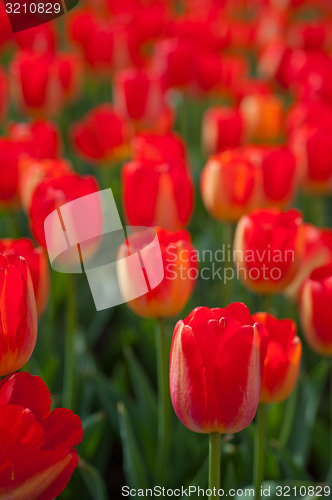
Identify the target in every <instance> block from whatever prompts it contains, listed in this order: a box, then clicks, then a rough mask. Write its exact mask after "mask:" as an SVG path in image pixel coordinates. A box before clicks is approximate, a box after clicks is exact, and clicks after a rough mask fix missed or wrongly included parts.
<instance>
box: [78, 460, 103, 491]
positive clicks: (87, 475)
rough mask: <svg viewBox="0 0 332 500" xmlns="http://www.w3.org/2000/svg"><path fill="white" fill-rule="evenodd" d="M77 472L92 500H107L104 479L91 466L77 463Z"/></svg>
mask: <svg viewBox="0 0 332 500" xmlns="http://www.w3.org/2000/svg"><path fill="white" fill-rule="evenodd" d="M79 471H80V473H81V475H82V477H83V480H84V482H85V484H86V486H87V488H88V490H89V492H90V495H91V498H92V499H93V500H108V498H109V497H108V493H107V486H106V483H105V480H104V478H103V477H102V475H101V474H100V472H99V471H98V469H96V468H95V467H93V465H91V464H88V463H87V462H84V461H83V460H80V461H79Z"/></svg>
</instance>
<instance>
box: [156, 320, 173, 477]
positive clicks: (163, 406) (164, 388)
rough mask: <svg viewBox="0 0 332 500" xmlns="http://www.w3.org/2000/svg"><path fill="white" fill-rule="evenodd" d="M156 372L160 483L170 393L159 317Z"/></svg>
mask: <svg viewBox="0 0 332 500" xmlns="http://www.w3.org/2000/svg"><path fill="white" fill-rule="evenodd" d="M157 330H158V332H157V372H158V398H159V401H158V450H157V479H158V481H159V482H160V484H161V483H162V482H163V480H164V475H165V472H166V470H167V456H168V444H169V439H170V436H169V420H170V394H169V375H168V373H169V349H168V342H167V333H166V325H165V320H164V319H163V318H160V319H159V328H158V329H157Z"/></svg>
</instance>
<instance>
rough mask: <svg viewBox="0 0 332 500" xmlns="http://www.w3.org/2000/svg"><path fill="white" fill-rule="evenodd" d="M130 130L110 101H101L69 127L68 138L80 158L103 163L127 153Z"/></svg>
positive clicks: (121, 157)
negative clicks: (105, 102) (69, 137)
mask: <svg viewBox="0 0 332 500" xmlns="http://www.w3.org/2000/svg"><path fill="white" fill-rule="evenodd" d="M130 132H131V131H130V127H129V125H128V124H127V123H126V121H125V120H123V119H122V117H121V116H120V115H119V114H117V113H116V112H115V111H114V109H113V107H112V106H111V105H110V104H101V105H99V106H97V107H96V108H94V109H92V110H91V111H90V112H89V113H87V114H86V115H85V117H83V118H82V120H81V121H79V122H76V123H75V124H74V125H73V126H72V129H71V139H72V142H73V144H74V146H75V148H76V150H77V151H78V153H79V154H80V155H81V156H82V157H83V158H85V159H87V161H93V162H99V163H102V164H104V165H105V164H107V163H109V162H111V161H112V160H120V159H123V158H125V157H126V156H128V152H129V138H130Z"/></svg>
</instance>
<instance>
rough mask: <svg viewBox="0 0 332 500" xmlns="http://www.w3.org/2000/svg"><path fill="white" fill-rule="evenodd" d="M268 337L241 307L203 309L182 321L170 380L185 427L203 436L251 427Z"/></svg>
mask: <svg viewBox="0 0 332 500" xmlns="http://www.w3.org/2000/svg"><path fill="white" fill-rule="evenodd" d="M266 336H267V334H266V331H265V328H264V327H263V326H262V325H261V324H260V323H255V322H254V321H253V319H252V318H251V316H250V313H249V310H248V308H247V307H246V306H245V305H244V304H241V303H234V304H230V305H229V306H227V307H226V308H225V309H219V308H216V309H209V308H208V307H197V308H196V309H194V310H193V311H192V312H191V314H190V315H189V316H187V318H186V319H184V320H180V321H178V323H177V324H176V326H175V329H174V334H173V342H172V348H171V354H170V375H169V379H170V391H171V399H172V403H173V407H174V410H175V413H176V415H177V416H178V418H179V420H180V421H181V422H182V423H183V425H185V426H186V427H188V429H190V430H192V431H194V432H200V433H211V432H218V433H234V432H239V431H241V430H242V429H244V428H245V427H247V426H248V425H249V424H250V422H251V421H252V419H253V418H254V416H255V413H256V409H257V405H258V401H259V396H260V391H261V380H262V370H263V364H264V358H265V353H266Z"/></svg>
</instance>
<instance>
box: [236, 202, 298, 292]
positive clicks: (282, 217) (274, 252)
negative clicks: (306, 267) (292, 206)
mask: <svg viewBox="0 0 332 500" xmlns="http://www.w3.org/2000/svg"><path fill="white" fill-rule="evenodd" d="M302 250H303V228H302V216H301V213H300V212H298V211H297V210H288V211H287V212H282V211H281V210H279V209H277V208H270V209H265V210H255V211H253V212H251V213H250V214H247V215H244V216H243V217H242V218H241V219H240V220H239V222H238V225H237V228H236V233H235V239H234V257H235V259H236V264H237V266H238V273H239V276H240V278H241V280H242V282H243V284H244V285H245V286H246V287H247V288H249V289H251V290H254V291H256V292H258V293H263V294H273V293H278V292H281V291H282V290H284V289H285V288H286V286H287V285H289V283H290V282H291V281H292V280H293V278H294V276H295V275H296V273H297V270H298V268H299V265H300V259H301V255H302Z"/></svg>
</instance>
